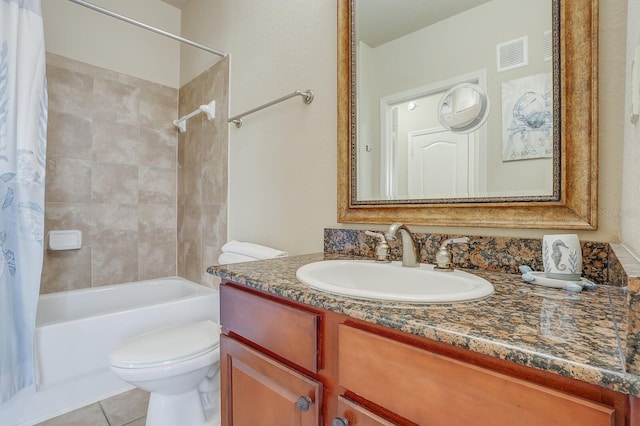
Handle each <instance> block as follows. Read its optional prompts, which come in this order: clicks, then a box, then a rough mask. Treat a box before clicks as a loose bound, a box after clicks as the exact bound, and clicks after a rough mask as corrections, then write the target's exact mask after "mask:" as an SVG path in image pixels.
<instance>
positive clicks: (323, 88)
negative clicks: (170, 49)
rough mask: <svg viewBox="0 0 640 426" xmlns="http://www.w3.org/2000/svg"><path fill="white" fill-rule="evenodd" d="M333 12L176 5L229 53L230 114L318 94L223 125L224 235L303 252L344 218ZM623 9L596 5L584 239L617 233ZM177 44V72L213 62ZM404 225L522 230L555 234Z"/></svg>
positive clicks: (194, 32)
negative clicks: (593, 162) (305, 91)
mask: <svg viewBox="0 0 640 426" xmlns="http://www.w3.org/2000/svg"><path fill="white" fill-rule="evenodd" d="M336 13H337V12H336V0H318V1H314V2H308V1H302V0H298V1H295V0H291V1H287V2H282V1H277V0H263V1H260V2H254V1H250V0H211V1H206V0H191V1H190V2H189V5H188V6H187V8H186V9H185V10H183V13H182V28H183V35H184V36H185V37H189V38H192V39H195V40H197V41H199V42H202V43H205V44H207V43H208V44H211V45H212V46H215V47H217V48H219V49H223V50H226V51H228V52H230V55H231V71H230V72H231V77H230V93H229V96H230V101H229V102H230V109H231V114H232V115H233V114H235V113H238V112H242V111H244V110H246V109H249V108H252V107H254V106H256V105H259V104H261V103H263V102H266V101H269V100H271V99H274V98H276V97H278V96H281V95H283V94H285V93H288V92H290V91H292V90H294V89H299V88H307V87H309V88H311V89H313V90H315V92H316V100H315V101H314V102H313V103H312V104H311V105H309V106H304V105H302V104H301V102H300V101H299V100H291V101H288V102H287V103H283V104H280V105H279V106H277V107H273V108H271V109H269V110H265V111H262V112H260V113H257V114H255V115H252V116H249V117H247V119H246V122H245V126H244V127H243V128H241V129H235V128H234V127H232V128H230V131H229V144H230V145H229V152H230V157H229V161H230V165H229V173H230V178H229V179H230V196H229V238H230V239H250V240H253V241H255V242H258V243H262V244H268V245H273V246H276V247H279V248H282V249H285V250H288V251H289V252H290V253H291V254H300V253H306V252H314V251H315V252H317V251H321V250H322V229H323V228H324V227H326V226H343V225H340V224H337V223H336V162H337V158H336V155H337V154H336V147H335V140H336V136H335V134H336V91H337V89H336V87H337V85H336V77H335V74H336V67H337V64H336V53H337V47H336V25H337V24H336V22H337V21H336ZM626 16H627V14H626V2H620V1H617V0H601V1H600V31H599V42H600V70H599V71H600V128H599V138H600V175H599V176H600V177H599V189H600V197H599V209H600V221H599V230H597V231H585V232H579V235H580V237H581V238H582V239H585V240H592V241H619V240H620V219H619V217H618V215H617V214H612V212H617V211H619V209H620V202H621V198H620V194H621V189H620V187H621V185H620V182H621V179H622V175H621V170H620V163H621V159H622V144H623V142H622V141H623V128H624V127H623V115H624V103H623V101H622V99H624V92H625V82H624V75H625V74H624V73H625V60H626V56H625V46H626V28H625V26H624V25H620V23H621V22H626ZM196 36H197V37H196ZM185 49H186V48H183V51H182V58H183V61H182V75H183V78H188V76H189V75H197V74H198V72H199V71H198V69H199V67H202V68H200V71H201V70H202V69H205V68H204V65H205V64H206V66H209V65H210V64H211V63H213V62H214V61H215V60H216V59H215V58H213V57H211V58H209V57H210V56H212V55H208V56H209V57H206V56H199V55H200V54H199V53H195V56H197V57H198V59H197V60H196V59H195V58H188V57H187V55H186V54H185ZM202 55H206V54H204V53H203V54H202ZM199 61H202V63H200V62H199ZM631 207H633V206H631ZM635 208H640V207H639V206H637V205H636V206H635ZM344 226H346V227H352V228H372V227H376V228H379V229H383V228H384V226H383V225H380V226H371V225H357V224H356V225H354V224H346V225H344ZM412 229H415V230H416V231H420V232H442V233H462V234H469V235H496V236H503V235H504V236H520V237H531V238H538V237H541V236H542V235H544V234H545V233H550V232H558V231H550V230H519V229H498V228H455V227H428V226H414V227H412Z"/></svg>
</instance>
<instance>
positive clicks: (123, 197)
mask: <svg viewBox="0 0 640 426" xmlns="http://www.w3.org/2000/svg"><path fill="white" fill-rule="evenodd" d="M91 200H92V201H93V202H94V203H110V204H137V203H138V167H137V166H126V165H120V164H106V163H94V164H93V169H92V177H91Z"/></svg>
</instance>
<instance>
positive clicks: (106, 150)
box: [42, 54, 178, 292]
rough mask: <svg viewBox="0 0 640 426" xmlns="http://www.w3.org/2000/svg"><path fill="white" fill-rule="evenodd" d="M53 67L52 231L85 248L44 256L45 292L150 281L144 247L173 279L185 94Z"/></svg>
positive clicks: (73, 67) (57, 59)
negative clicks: (141, 261)
mask: <svg viewBox="0 0 640 426" xmlns="http://www.w3.org/2000/svg"><path fill="white" fill-rule="evenodd" d="M47 61H48V67H47V78H48V83H49V101H50V102H49V118H50V120H49V121H50V127H49V138H48V147H47V150H48V156H47V172H48V176H47V187H46V194H45V197H46V201H47V206H46V209H45V227H46V230H50V229H80V230H81V231H82V232H83V248H82V250H80V251H69V252H56V253H53V254H48V255H45V262H44V266H43V274H42V275H43V292H44V291H58V290H68V289H73V288H84V287H90V286H92V285H103V284H111V283H115V282H127V281H131V280H136V279H138V272H139V270H140V271H143V272H144V274H145V275H150V272H149V271H152V265H151V264H149V265H148V266H144V265H143V266H144V267H142V268H138V254H139V253H138V247H139V243H141V242H142V243H144V244H147V243H148V244H149V245H151V244H159V246H158V248H157V252H154V257H152V258H154V259H155V258H161V259H163V264H166V265H170V266H171V265H172V266H171V267H166V268H165V269H162V272H163V273H170V274H171V275H175V273H176V271H175V269H176V266H175V265H176V251H177V247H176V238H177V223H176V216H177V213H176V192H177V190H176V176H177V171H176V167H177V164H176V163H177V132H176V129H175V128H174V127H173V126H172V123H171V121H172V120H173V119H174V118H176V117H177V116H178V114H177V95H178V91H177V90H176V89H172V88H169V87H165V86H162V85H159V84H156V83H151V82H147V81H144V80H140V79H137V78H135V77H131V76H126V75H123V74H118V73H116V72H113V71H109V70H106V69H101V68H98V67H95V66H92V65H87V64H83V63H82V62H78V61H75V60H72V59H69V58H65V57H62V56H58V55H53V54H48V55H47ZM143 121H144V122H145V123H149V125H147V126H143V125H142V122H143ZM160 123H161V124H160ZM139 168H142V179H139V173H138V171H139ZM141 182H142V185H141ZM140 188H142V189H140ZM140 195H142V198H143V200H141V199H139V197H140ZM145 203H146V204H145ZM150 203H154V204H158V206H157V207H153V208H152V207H150V206H149V204H150ZM171 247H172V248H171ZM93 249H95V250H93ZM171 257H172V259H171V261H168V260H167V259H168V258H171ZM150 263H152V262H150Z"/></svg>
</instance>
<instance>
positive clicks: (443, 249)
mask: <svg viewBox="0 0 640 426" xmlns="http://www.w3.org/2000/svg"><path fill="white" fill-rule="evenodd" d="M468 242H469V237H460V238H447V239H446V240H444V243H442V245H441V246H440V248H439V249H438V252H437V253H436V266H434V268H433V269H435V270H437V271H453V262H452V261H451V251H450V250H449V244H459V243H465V244H466V243H468Z"/></svg>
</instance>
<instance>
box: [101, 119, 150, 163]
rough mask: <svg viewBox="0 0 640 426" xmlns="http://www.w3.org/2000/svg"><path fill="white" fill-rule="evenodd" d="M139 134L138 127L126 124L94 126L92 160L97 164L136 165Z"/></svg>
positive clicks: (137, 161)
mask: <svg viewBox="0 0 640 426" xmlns="http://www.w3.org/2000/svg"><path fill="white" fill-rule="evenodd" d="M140 133H141V131H140V128H139V127H137V126H132V125H128V124H117V123H108V124H100V123H96V124H94V125H93V155H92V159H93V160H94V161H96V162H99V163H111V164H126V165H130V166H134V165H137V164H138V163H139V158H138V140H140Z"/></svg>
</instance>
